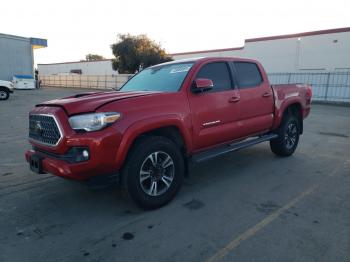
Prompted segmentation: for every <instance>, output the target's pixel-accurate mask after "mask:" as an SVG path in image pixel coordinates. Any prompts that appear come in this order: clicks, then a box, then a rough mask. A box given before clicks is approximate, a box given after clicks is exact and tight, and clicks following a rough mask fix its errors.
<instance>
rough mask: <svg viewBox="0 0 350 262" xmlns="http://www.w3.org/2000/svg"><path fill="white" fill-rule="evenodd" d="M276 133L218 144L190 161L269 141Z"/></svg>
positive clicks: (204, 159)
mask: <svg viewBox="0 0 350 262" xmlns="http://www.w3.org/2000/svg"><path fill="white" fill-rule="evenodd" d="M277 137H278V135H276V134H266V135H263V136H260V137H258V138H253V139H249V140H244V141H242V142H238V143H233V144H229V145H224V146H220V147H217V148H214V149H210V150H208V151H204V152H200V153H197V154H195V155H193V156H192V161H193V162H195V163H200V162H203V161H206V160H208V159H211V158H214V157H217V156H221V155H224V154H226V153H229V152H233V151H237V150H239V149H242V148H246V147H250V146H253V145H256V144H259V143H261V142H265V141H269V140H271V139H274V138H277Z"/></svg>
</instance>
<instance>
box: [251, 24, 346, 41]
mask: <svg viewBox="0 0 350 262" xmlns="http://www.w3.org/2000/svg"><path fill="white" fill-rule="evenodd" d="M344 32H350V27H343V28H335V29H326V30H318V31H310V32H303V33H296V34H288V35H276V36H267V37H258V38H250V39H246V40H245V42H259V41H267V40H277V39H285V38H296V37H304V36H313V35H326V34H335V33H344Z"/></svg>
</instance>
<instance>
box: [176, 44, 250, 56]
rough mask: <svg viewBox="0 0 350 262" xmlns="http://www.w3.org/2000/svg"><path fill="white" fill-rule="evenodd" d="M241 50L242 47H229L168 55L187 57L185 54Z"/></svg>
mask: <svg viewBox="0 0 350 262" xmlns="http://www.w3.org/2000/svg"><path fill="white" fill-rule="evenodd" d="M243 48H244V47H243V46H242V47H231V48H222V49H210V50H202V51H192V52H191V51H190V52H181V53H173V54H170V55H187V54H199V53H212V52H225V51H234V50H242V49H243Z"/></svg>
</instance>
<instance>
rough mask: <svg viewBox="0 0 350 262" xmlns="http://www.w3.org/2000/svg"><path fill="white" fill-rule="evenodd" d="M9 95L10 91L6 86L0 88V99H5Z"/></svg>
mask: <svg viewBox="0 0 350 262" xmlns="http://www.w3.org/2000/svg"><path fill="white" fill-rule="evenodd" d="M9 97H10V92H9V91H8V90H7V89H6V88H0V100H7V99H8V98H9Z"/></svg>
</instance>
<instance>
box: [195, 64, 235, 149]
mask: <svg viewBox="0 0 350 262" xmlns="http://www.w3.org/2000/svg"><path fill="white" fill-rule="evenodd" d="M198 78H207V79H210V80H212V81H213V84H214V86H213V88H212V89H211V90H210V91H205V92H201V93H194V92H190V93H189V103H190V108H191V114H192V124H193V141H194V147H195V150H200V149H205V148H208V147H211V146H214V145H217V144H220V143H225V142H228V141H231V140H233V139H235V138H238V137H239V136H240V134H239V132H238V130H239V127H240V123H239V116H240V112H239V111H240V97H239V92H238V90H235V89H234V83H233V79H232V74H231V71H230V67H229V64H228V63H227V62H225V61H222V62H211V63H207V64H204V65H203V66H202V67H201V68H200V69H199V71H198V73H197V75H196V76H195V79H198Z"/></svg>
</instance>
